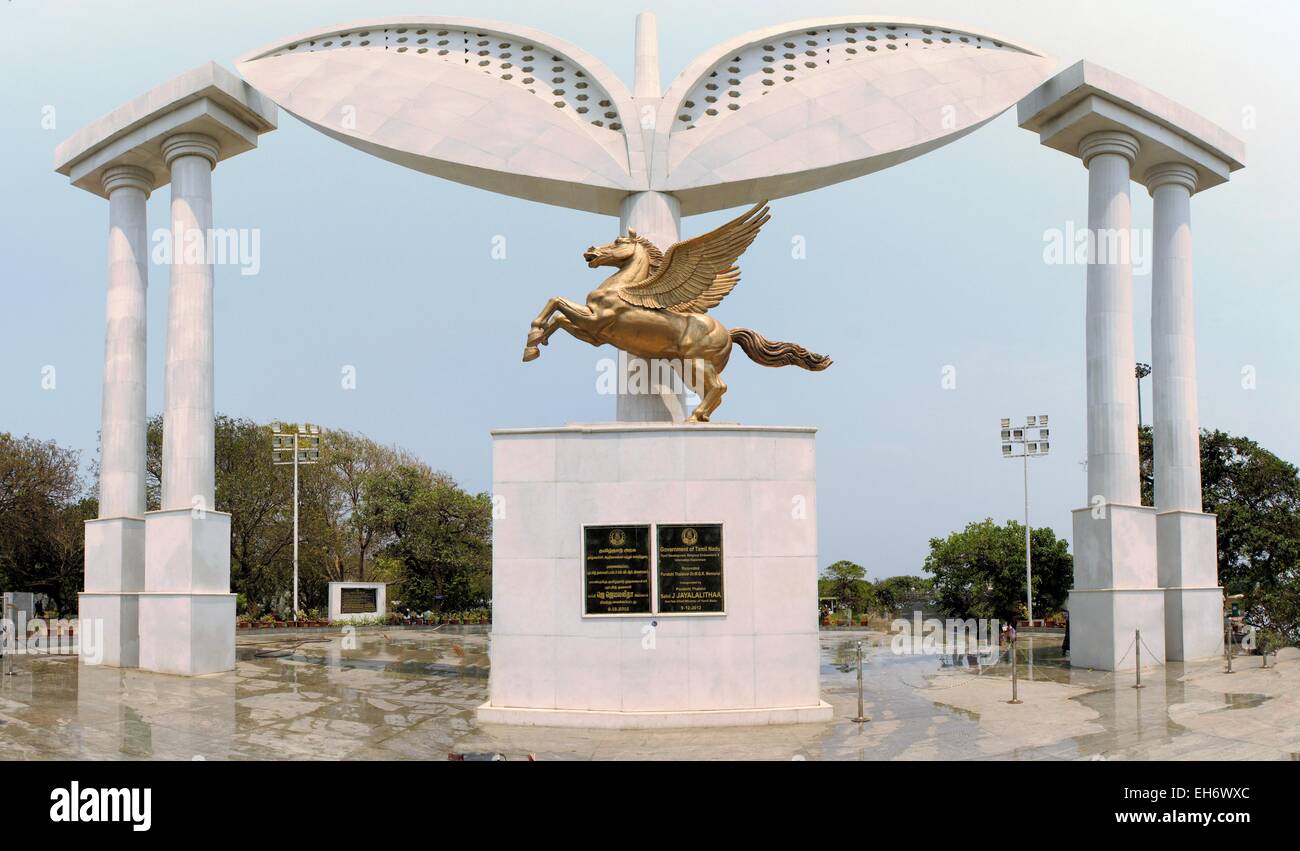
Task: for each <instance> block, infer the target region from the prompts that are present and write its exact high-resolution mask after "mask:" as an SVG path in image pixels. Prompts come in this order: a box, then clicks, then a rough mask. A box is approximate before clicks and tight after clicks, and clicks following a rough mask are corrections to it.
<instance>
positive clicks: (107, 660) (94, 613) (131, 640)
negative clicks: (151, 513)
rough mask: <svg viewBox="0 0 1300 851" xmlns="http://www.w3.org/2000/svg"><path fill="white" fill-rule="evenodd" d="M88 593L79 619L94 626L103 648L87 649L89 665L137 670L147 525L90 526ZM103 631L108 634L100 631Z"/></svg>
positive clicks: (129, 520) (114, 522)
mask: <svg viewBox="0 0 1300 851" xmlns="http://www.w3.org/2000/svg"><path fill="white" fill-rule="evenodd" d="M85 541H86V562H85V564H86V576H85V589H86V590H85V591H83V592H82V593H81V594H79V595H77V596H78V598H79V602H78V609H77V616H78V618H79V619H81V620H82V621H84V622H89V623H91V624H94V627H93V628H94V629H95V631H96V632H95V634H96V635H102V641H100V642H98V643H90V642H87V643H85V644H84V645H83V646H82V647H81V650H80V651H79V652H80V655H81V657H82V660H83V661H85V662H87V663H93V664H101V665H110V666H112V667H115V668H134V667H136V665H138V664H139V663H140V626H139V614H138V611H139V599H140V592H141V591H142V590H143V589H144V520H143V519H142V518H139V517H110V518H106V519H100V520H87V521H86V525H85ZM101 626H102V632H101V631H100V627H101Z"/></svg>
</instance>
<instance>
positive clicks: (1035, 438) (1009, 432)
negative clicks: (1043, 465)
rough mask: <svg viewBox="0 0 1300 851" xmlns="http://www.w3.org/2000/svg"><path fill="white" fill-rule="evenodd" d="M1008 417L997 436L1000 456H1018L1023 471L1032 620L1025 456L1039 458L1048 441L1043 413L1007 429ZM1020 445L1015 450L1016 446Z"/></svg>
mask: <svg viewBox="0 0 1300 851" xmlns="http://www.w3.org/2000/svg"><path fill="white" fill-rule="evenodd" d="M1010 425H1011V419H1010V417H1003V418H1002V419H1001V421H1000V429H999V432H1000V436H1001V439H1002V440H1001V442H1002V457H1003V458H1020V459H1022V462H1021V463H1022V464H1023V465H1024V472H1025V611H1026V613H1027V614H1028V616H1029V618H1028V619H1029V620H1030V621H1031V622H1032V621H1033V619H1034V587H1033V576H1032V569H1031V555H1030V534H1029V533H1030V528H1029V459H1030V458H1041V457H1043V456H1044V455H1047V454H1048V452H1049V451H1050V450H1051V444H1050V443H1049V441H1048V437H1049V435H1048V429H1047V428H1046V426H1047V414H1039V415H1038V416H1027V417H1025V427H1024V428H1009V427H1010ZM1017 446H1018V447H1020V449H1019V451H1017V449H1016V447H1017Z"/></svg>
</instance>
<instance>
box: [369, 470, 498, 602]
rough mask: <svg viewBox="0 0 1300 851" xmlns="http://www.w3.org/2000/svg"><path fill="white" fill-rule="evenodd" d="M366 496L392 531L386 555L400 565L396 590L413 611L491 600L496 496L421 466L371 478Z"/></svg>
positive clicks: (389, 532) (381, 519)
mask: <svg viewBox="0 0 1300 851" xmlns="http://www.w3.org/2000/svg"><path fill="white" fill-rule="evenodd" d="M365 499H366V500H367V501H369V503H370V506H371V507H370V510H372V511H374V512H375V517H376V518H377V522H378V523H379V524H381V525H382V527H383V529H384V530H385V532H386V533H387V534H389V535H391V539H390V541H389V543H388V544H387V545H386V546H385V547H384V550H383V555H384V557H385V558H388V559H392V560H394V561H395V562H396V563H397V564H399V565H400V568H401V578H400V587H399V594H400V600H401V603H402V605H403V606H404V607H406V608H409V609H413V610H415V611H424V610H432V611H435V612H441V611H456V610H462V609H469V608H476V607H479V606H483V605H486V604H487V602H488V600H489V597H490V595H491V576H492V572H491V571H492V501H491V499H490V498H489V497H488V495H487V494H482V493H480V494H469V493H466V492H465V491H463V490H461V488H460V487H458V486H457V485H456V483H455V481H453V480H452V479H451V477H449V476H447V475H445V474H442V473H434V472H432V471H431V470H430V469H429V468H428V467H426V466H424V465H423V464H411V463H407V464H399V465H397V466H396V467H393V468H391V469H388V470H384V471H382V472H379V473H377V474H376V475H374V476H372V477H371V479H370V481H369V483H368V484H367V488H366V494H365Z"/></svg>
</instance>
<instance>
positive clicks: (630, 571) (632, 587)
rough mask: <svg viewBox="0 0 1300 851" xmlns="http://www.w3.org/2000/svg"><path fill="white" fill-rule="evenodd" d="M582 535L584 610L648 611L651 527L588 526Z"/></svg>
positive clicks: (607, 612) (610, 612)
mask: <svg viewBox="0 0 1300 851" xmlns="http://www.w3.org/2000/svg"><path fill="white" fill-rule="evenodd" d="M582 537H583V541H582V596H583V609H582V612H583V614H584V615H644V614H649V613H650V527H649V526H587V527H586V528H584V529H583V533H582Z"/></svg>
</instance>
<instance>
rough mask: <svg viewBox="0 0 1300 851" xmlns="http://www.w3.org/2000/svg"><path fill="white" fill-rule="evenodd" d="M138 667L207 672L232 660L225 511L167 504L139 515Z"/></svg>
mask: <svg viewBox="0 0 1300 851" xmlns="http://www.w3.org/2000/svg"><path fill="white" fill-rule="evenodd" d="M145 587H146V588H147V589H148V590H147V591H145V592H143V593H141V594H140V667H141V668H143V669H145V670H149V671H160V672H163V673H168V674H186V675H191V674H210V673H214V672H218V671H229V670H232V669H233V668H234V667H235V595H234V594H231V593H230V515H229V514H226V513H225V512H222V511H202V512H200V511H193V510H190V509H174V510H170V511H152V512H150V513H148V514H146V515H145Z"/></svg>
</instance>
